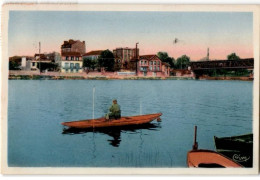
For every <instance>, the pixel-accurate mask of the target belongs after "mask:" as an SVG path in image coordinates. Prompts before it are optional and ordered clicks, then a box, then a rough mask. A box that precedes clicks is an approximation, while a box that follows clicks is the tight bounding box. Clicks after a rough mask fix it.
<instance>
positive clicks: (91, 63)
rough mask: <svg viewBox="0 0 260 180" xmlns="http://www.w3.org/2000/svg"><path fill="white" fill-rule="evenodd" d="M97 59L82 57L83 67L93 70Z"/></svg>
mask: <svg viewBox="0 0 260 180" xmlns="http://www.w3.org/2000/svg"><path fill="white" fill-rule="evenodd" d="M97 64H98V61H97V60H91V59H90V58H84V59H83V67H86V68H88V69H92V70H95V68H96V67H97Z"/></svg>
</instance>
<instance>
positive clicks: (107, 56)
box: [98, 49, 115, 71]
mask: <svg viewBox="0 0 260 180" xmlns="http://www.w3.org/2000/svg"><path fill="white" fill-rule="evenodd" d="M98 65H99V67H100V68H101V67H104V68H105V70H106V71H114V65H115V59H114V55H113V53H112V52H111V51H109V50H108V49H107V50H105V51H102V52H101V55H100V57H99V58H98Z"/></svg>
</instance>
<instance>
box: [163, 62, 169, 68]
mask: <svg viewBox="0 0 260 180" xmlns="http://www.w3.org/2000/svg"><path fill="white" fill-rule="evenodd" d="M162 64H163V65H165V66H169V67H170V66H171V65H170V64H168V63H166V62H162Z"/></svg>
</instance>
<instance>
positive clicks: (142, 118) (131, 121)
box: [61, 113, 162, 129]
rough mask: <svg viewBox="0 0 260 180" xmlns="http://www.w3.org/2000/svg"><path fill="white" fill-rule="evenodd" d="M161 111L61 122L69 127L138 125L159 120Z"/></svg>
mask: <svg viewBox="0 0 260 180" xmlns="http://www.w3.org/2000/svg"><path fill="white" fill-rule="evenodd" d="M161 115H162V113H156V114H147V115H139V116H125V117H121V118H120V119H109V120H107V119H105V118H104V117H101V118H98V119H87V120H81V121H71V122H63V123H61V124H62V125H64V126H68V127H71V128H84V129H86V128H102V127H118V126H128V125H139V124H145V123H149V122H151V121H153V120H155V119H157V120H159V119H160V116H161Z"/></svg>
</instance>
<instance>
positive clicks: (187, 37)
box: [8, 11, 253, 60]
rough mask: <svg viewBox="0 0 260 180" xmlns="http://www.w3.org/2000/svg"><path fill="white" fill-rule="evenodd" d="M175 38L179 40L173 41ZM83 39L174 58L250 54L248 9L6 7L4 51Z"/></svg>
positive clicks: (92, 45)
mask: <svg viewBox="0 0 260 180" xmlns="http://www.w3.org/2000/svg"><path fill="white" fill-rule="evenodd" d="M175 38H177V39H178V40H179V42H177V43H176V44H174V43H173V41H174V39H175ZM69 39H74V40H80V41H85V42H86V51H87V52H89V51H92V50H105V49H109V50H111V51H112V50H113V49H115V48H117V47H130V48H134V47H135V44H136V43H137V42H138V43H139V44H138V47H139V48H140V55H146V54H157V52H159V51H163V52H167V53H168V54H169V56H171V57H174V58H175V59H177V58H178V57H180V56H182V55H184V54H185V55H187V56H189V57H190V58H191V60H199V59H201V58H203V57H206V55H207V48H209V50H210V59H226V57H227V55H228V54H230V53H233V52H235V53H236V54H237V55H238V56H240V58H251V57H253V14H252V13H251V12H116V11H113V12H112V11H111V12H101V11H99V12H94V11H88V12H86V11H85V12H84V11H10V14H9V27H8V50H9V51H8V54H9V56H14V55H22V56H33V55H34V54H35V53H38V52H39V46H38V44H39V42H41V52H53V51H56V52H60V47H61V45H62V43H63V41H65V40H69Z"/></svg>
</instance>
